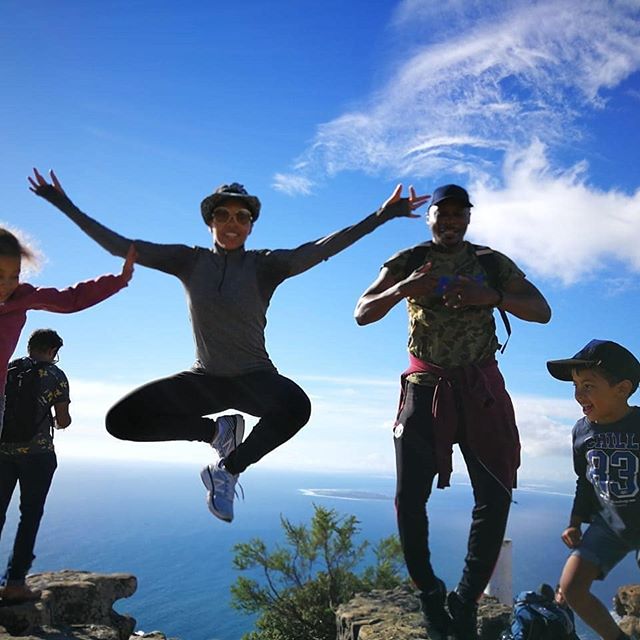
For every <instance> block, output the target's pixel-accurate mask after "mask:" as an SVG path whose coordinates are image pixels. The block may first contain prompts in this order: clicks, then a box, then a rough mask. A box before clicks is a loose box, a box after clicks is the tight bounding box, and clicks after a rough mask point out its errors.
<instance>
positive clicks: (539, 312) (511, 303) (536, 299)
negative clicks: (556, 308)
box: [499, 291, 551, 324]
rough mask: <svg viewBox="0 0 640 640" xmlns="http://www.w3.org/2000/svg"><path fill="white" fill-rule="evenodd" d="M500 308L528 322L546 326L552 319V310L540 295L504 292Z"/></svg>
mask: <svg viewBox="0 0 640 640" xmlns="http://www.w3.org/2000/svg"><path fill="white" fill-rule="evenodd" d="M499 308H500V309H503V310H504V311H508V312H509V313H512V314H513V315H514V316H516V317H517V318H520V319H521V320H526V321H527V322H539V323H541V324H546V323H547V322H549V320H550V319H551V308H550V307H549V305H548V304H547V301H546V300H545V299H544V298H543V297H542V296H540V295H532V294H530V293H509V292H508V291H503V292H502V301H501V302H500V304H499Z"/></svg>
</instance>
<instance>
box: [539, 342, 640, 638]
mask: <svg viewBox="0 0 640 640" xmlns="http://www.w3.org/2000/svg"><path fill="white" fill-rule="evenodd" d="M547 368H548V369H549V373H550V374H551V375H552V376H553V377H554V378H557V379H558V380H565V381H573V385H574V393H575V399H576V401H577V402H578V403H579V404H580V406H581V407H582V411H583V413H584V417H583V418H581V419H580V420H578V422H577V423H576V424H575V426H574V427H573V433H572V440H573V467H574V470H575V472H576V475H577V482H576V493H575V497H574V500H573V506H572V508H571V516H570V518H569V526H568V527H567V528H566V529H565V530H564V531H563V532H562V540H563V542H564V543H565V544H566V545H567V546H568V547H569V548H570V549H572V552H571V555H570V556H569V558H568V560H567V562H566V564H565V566H564V569H563V571H562V576H561V578H560V587H561V589H562V592H563V593H564V595H565V598H566V599H567V602H568V603H569V604H570V605H571V607H572V608H573V609H574V610H575V612H576V613H577V614H578V615H579V616H580V617H581V618H582V619H583V620H584V621H585V622H586V623H587V624H588V625H589V626H590V627H591V628H592V629H593V630H594V631H595V632H596V633H597V634H598V635H599V637H601V638H604V640H629V636H627V635H626V634H625V633H623V631H622V630H621V629H620V627H619V626H618V625H617V624H616V622H615V621H614V619H613V618H612V616H611V614H610V613H609V610H608V608H607V607H606V606H605V605H604V604H603V603H602V602H600V600H599V599H598V598H596V596H595V595H593V594H592V593H591V585H592V584H593V581H594V580H603V579H604V578H605V576H606V575H607V574H608V573H609V572H610V571H611V569H613V567H615V566H616V565H617V564H618V563H619V562H620V561H621V560H622V559H623V558H624V557H625V556H626V555H627V554H629V553H630V552H632V551H634V552H637V551H638V549H640V408H638V407H632V406H629V397H630V396H631V395H632V394H633V393H635V391H636V389H637V388H638V383H639V382H640V362H638V359H637V358H636V357H635V356H634V355H633V354H632V353H631V352H630V351H629V350H628V349H625V348H624V347H623V346H622V345H620V344H618V343H616V342H612V341H610V340H592V341H591V342H589V344H587V345H586V346H585V347H583V348H582V349H581V350H580V351H578V353H576V355H575V356H573V358H568V359H565V360H551V361H550V362H547ZM583 523H589V525H588V527H587V529H586V531H585V532H584V534H583V533H582V530H581V528H582V524H583Z"/></svg>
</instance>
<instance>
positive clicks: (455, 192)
mask: <svg viewBox="0 0 640 640" xmlns="http://www.w3.org/2000/svg"><path fill="white" fill-rule="evenodd" d="M449 198H452V199H454V200H460V201H461V202H463V203H464V205H465V206H466V207H473V205H472V204H471V202H469V194H468V193H467V190H466V189H464V188H463V187H461V186H459V185H457V184H444V185H442V186H441V187H437V188H436V190H435V191H434V192H433V195H432V196H431V206H433V205H436V204H438V203H439V202H442V201H443V200H448V199H449Z"/></svg>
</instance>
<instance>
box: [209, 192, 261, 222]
mask: <svg viewBox="0 0 640 640" xmlns="http://www.w3.org/2000/svg"><path fill="white" fill-rule="evenodd" d="M229 199H234V200H235V199H238V200H242V202H244V204H245V205H246V206H247V209H249V211H250V212H251V222H255V221H256V220H257V219H258V216H259V215H260V206H261V205H260V200H258V198H257V197H256V196H252V195H250V194H249V193H248V192H247V190H246V189H245V188H244V186H243V185H241V184H239V183H238V182H232V183H231V184H221V185H220V186H219V187H218V188H217V189H216V190H215V191H214V192H213V193H212V194H211V195H210V196H207V197H206V198H205V199H204V200H203V201H202V202H201V203H200V213H201V214H202V219H203V220H204V222H205V224H206V225H207V226H209V223H210V222H211V217H212V216H213V211H214V209H215V208H216V207H218V205H219V204H220V203H221V202H224V201H225V200H229Z"/></svg>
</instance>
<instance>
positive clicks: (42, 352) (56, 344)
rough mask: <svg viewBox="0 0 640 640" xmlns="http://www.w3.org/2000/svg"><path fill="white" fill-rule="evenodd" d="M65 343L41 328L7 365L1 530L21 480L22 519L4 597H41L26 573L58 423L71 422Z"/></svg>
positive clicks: (0, 440) (0, 454)
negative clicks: (62, 358) (62, 359)
mask: <svg viewBox="0 0 640 640" xmlns="http://www.w3.org/2000/svg"><path fill="white" fill-rule="evenodd" d="M60 347H62V338H60V336H59V335H58V334H57V333H56V332H55V331H53V329H37V330H36V331H34V332H33V333H32V334H31V336H30V338H29V342H28V346H27V350H28V354H29V355H28V356H26V357H24V358H18V359H16V360H13V361H12V362H10V363H9V368H8V371H7V384H6V387H5V395H6V406H5V413H4V419H3V424H2V427H3V428H2V434H1V435H0V533H1V532H2V528H3V526H4V523H5V518H6V514H7V508H8V507H9V503H10V501H11V496H12V495H13V492H14V490H15V487H16V483H19V484H20V521H19V523H18V530H17V532H16V537H15V541H14V544H13V552H12V553H11V556H10V557H9V562H8V564H7V569H6V571H5V574H4V576H3V578H2V585H3V586H2V587H1V588H0V597H2V599H3V600H4V601H10V602H19V601H26V600H36V599H38V598H39V597H40V593H39V592H38V591H35V590H31V589H30V588H29V587H28V586H27V585H26V584H25V577H26V575H27V572H28V571H29V569H30V568H31V565H32V563H33V560H34V559H35V556H34V554H33V550H34V547H35V542H36V536H37V534H38V528H39V527H40V520H41V518H42V514H43V512H44V504H45V501H46V499H47V494H48V492H49V487H50V486H51V481H52V479H53V474H54V472H55V470H56V467H57V461H56V454H55V449H54V446H53V429H54V428H57V429H66V428H67V427H68V426H69V425H70V424H71V416H70V415H69V402H70V401H69V382H68V380H67V377H66V375H65V374H64V372H63V371H62V370H61V369H60V368H58V367H57V366H56V362H58V352H59V350H60ZM52 411H53V413H52Z"/></svg>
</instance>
